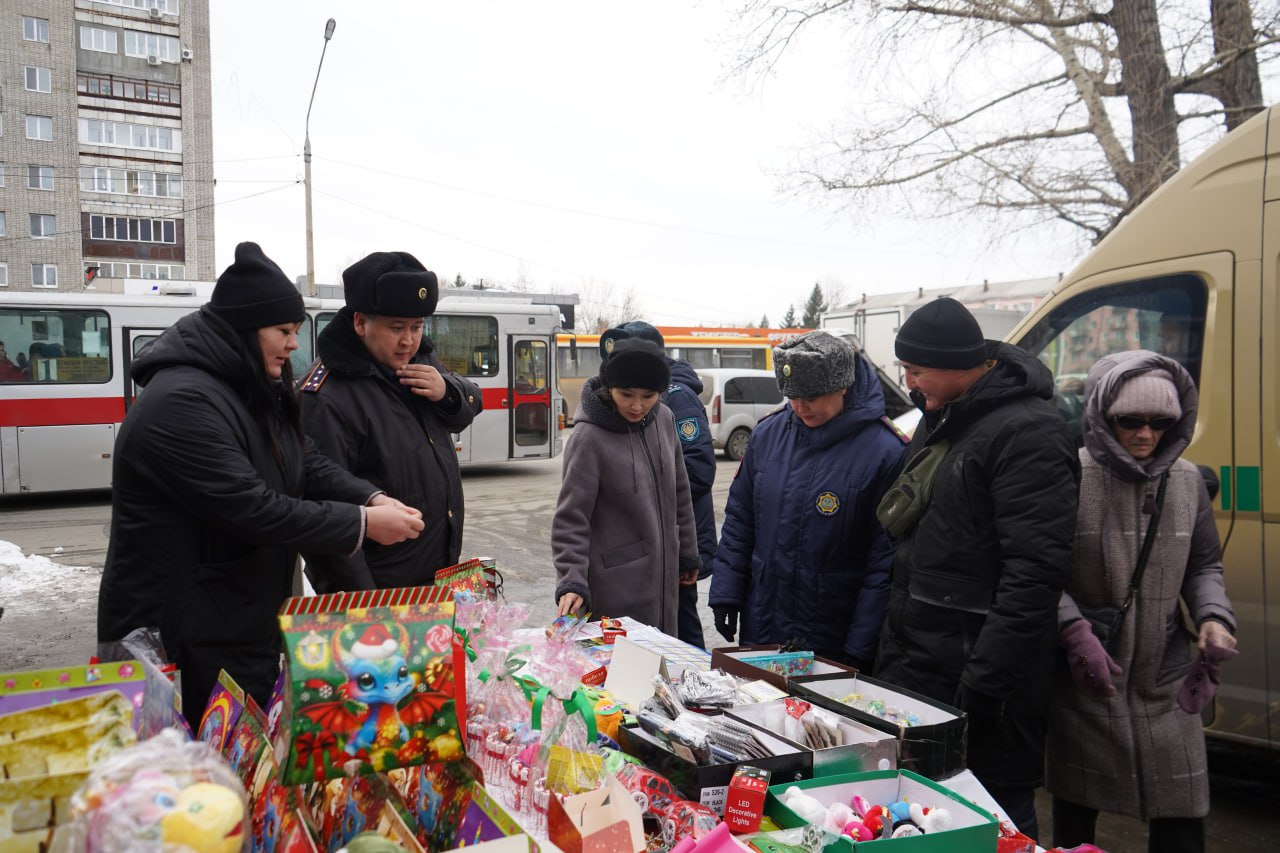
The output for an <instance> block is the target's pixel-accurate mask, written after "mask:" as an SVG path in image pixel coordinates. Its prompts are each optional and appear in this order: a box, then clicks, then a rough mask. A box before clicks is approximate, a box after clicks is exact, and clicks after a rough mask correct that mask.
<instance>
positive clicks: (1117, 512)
mask: <svg viewBox="0 0 1280 853" xmlns="http://www.w3.org/2000/svg"><path fill="white" fill-rule="evenodd" d="M1196 405H1197V393H1196V388H1195V384H1194V383H1193V382H1192V380H1191V376H1190V375H1189V374H1188V373H1187V371H1186V370H1185V369H1184V368H1183V367H1182V365H1180V364H1179V363H1178V362H1176V361H1174V360H1173V359H1171V358H1167V357H1165V356H1162V355H1157V354H1156V353H1153V352H1148V351H1146V350H1136V351H1132V352H1122V353H1116V354H1114V355H1110V356H1107V357H1106V358H1103V359H1102V360H1101V361H1099V362H1098V363H1097V364H1095V365H1094V367H1093V369H1092V370H1090V371H1089V376H1088V378H1087V379H1086V381H1085V411H1084V443H1085V446H1084V449H1082V450H1081V451H1080V466H1081V481H1080V501H1079V510H1078V512H1077V526H1076V541H1075V575H1074V578H1073V579H1072V581H1071V583H1070V584H1069V585H1068V587H1067V590H1066V592H1064V593H1063V595H1062V601H1061V603H1060V605H1059V608H1058V626H1059V636H1060V639H1061V644H1062V646H1063V647H1064V648H1065V649H1066V656H1065V659H1064V660H1063V661H1062V662H1061V665H1060V666H1059V667H1058V671H1057V673H1056V677H1055V685H1054V702H1053V706H1052V710H1051V712H1050V723H1049V740H1048V762H1047V763H1048V768H1047V770H1048V772H1047V787H1048V788H1049V791H1050V792H1051V793H1052V794H1053V841H1054V844H1055V845H1058V846H1060V847H1064V848H1066V847H1073V846H1076V845H1079V844H1083V843H1092V842H1093V840H1094V831H1095V826H1096V822H1097V818H1098V812H1099V811H1103V810H1105V811H1111V812H1119V813H1121V814H1127V815H1132V816H1134V817H1138V818H1142V819H1144V820H1147V821H1148V824H1149V832H1148V849H1149V850H1151V851H1156V850H1159V851H1162V853H1170V851H1197V853H1198V851H1203V850H1204V816H1205V815H1206V814H1208V812H1209V777H1208V771H1207V767H1206V761H1205V746H1204V731H1203V727H1202V723H1201V719H1200V711H1201V710H1202V709H1203V708H1204V707H1205V706H1206V705H1208V703H1209V702H1210V701H1211V699H1212V697H1213V693H1214V691H1215V690H1216V687H1217V673H1218V667H1219V665H1220V664H1221V662H1222V661H1224V660H1226V659H1228V658H1230V657H1233V656H1234V655H1235V645H1236V641H1235V637H1233V636H1232V633H1233V632H1234V630H1235V616H1234V615H1233V613H1232V610H1231V603H1230V601H1229V600H1228V599H1227V593H1226V587H1225V585H1224V583H1223V577H1222V556H1221V548H1220V545H1219V542H1218V532H1217V528H1216V527H1215V526H1214V521H1213V507H1212V505H1211V503H1210V500H1209V493H1208V491H1207V490H1206V488H1205V482H1204V479H1203V478H1202V477H1201V474H1200V471H1199V470H1198V469H1197V468H1196V466H1195V465H1193V464H1192V463H1191V462H1189V461H1187V460H1184V459H1181V458H1179V457H1180V456H1181V455H1182V452H1183V450H1184V449H1186V446H1187V444H1188V443H1189V442H1190V441H1191V435H1192V431H1193V430H1194V429H1195V422H1196ZM1153 519H1154V520H1155V524H1154V529H1152V530H1151V531H1150V533H1148V528H1149V527H1151V522H1152V520H1153ZM1148 535H1150V536H1151V544H1150V546H1149V549H1148V548H1147V547H1144V543H1145V540H1146V538H1147V536H1148ZM1143 552H1146V553H1147V556H1146V559H1145V560H1143V559H1142V557H1141V556H1140V555H1141V554H1142V553H1143ZM1140 566H1141V570H1140V571H1139V568H1140ZM1135 578H1136V581H1137V582H1136V584H1135V583H1134V581H1135ZM1131 586H1135V587H1136V591H1135V593H1134V594H1133V596H1132V605H1131V606H1130V607H1129V608H1128V609H1127V610H1126V611H1125V614H1124V616H1123V619H1122V621H1121V622H1120V627H1119V630H1118V632H1117V633H1116V638H1115V640H1114V642H1113V643H1112V644H1110V646H1109V649H1110V651H1108V649H1107V648H1104V646H1103V644H1102V642H1101V641H1100V640H1099V638H1098V636H1097V635H1096V634H1095V632H1094V630H1093V626H1092V625H1091V623H1090V621H1089V620H1088V619H1086V618H1084V615H1083V613H1082V611H1085V612H1090V613H1092V614H1094V617H1095V620H1096V621H1098V622H1099V623H1104V622H1105V621H1106V620H1104V619H1099V618H1098V615H1099V614H1097V612H1096V609H1097V608H1105V607H1110V608H1123V607H1124V605H1125V602H1126V600H1127V599H1129V598H1130V595H1129V593H1130V587H1131ZM1180 600H1181V601H1182V602H1184V603H1185V605H1186V609H1187V612H1188V613H1189V614H1190V616H1191V619H1192V621H1193V623H1194V625H1195V627H1196V631H1197V635H1196V636H1192V635H1191V634H1190V632H1189V631H1188V630H1187V628H1186V627H1184V621H1183V617H1182V613H1181V610H1180V607H1179V601H1180ZM1112 612H1113V613H1114V612H1115V611H1112ZM1193 643H1194V644H1195V645H1196V646H1198V657H1196V656H1193V648H1192V644H1193Z"/></svg>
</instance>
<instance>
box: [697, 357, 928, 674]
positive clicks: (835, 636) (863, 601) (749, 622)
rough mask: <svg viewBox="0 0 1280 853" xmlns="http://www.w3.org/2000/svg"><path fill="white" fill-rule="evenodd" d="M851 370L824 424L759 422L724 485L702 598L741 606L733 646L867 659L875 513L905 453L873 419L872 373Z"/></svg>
mask: <svg viewBox="0 0 1280 853" xmlns="http://www.w3.org/2000/svg"><path fill="white" fill-rule="evenodd" d="M855 365H856V367H855V382H854V384H853V385H852V386H850V387H849V390H848V392H847V393H846V394H845V398H844V408H843V410H842V411H841V412H840V413H839V414H837V415H836V416H835V417H834V418H832V419H831V420H830V421H828V422H827V423H825V424H823V425H821V426H819V427H814V428H810V427H807V426H805V425H804V422H803V421H801V420H800V419H799V418H798V417H796V415H795V413H794V412H793V411H792V410H791V407H790V406H788V407H786V408H784V409H782V410H781V411H779V412H777V413H775V414H772V415H770V416H768V417H767V418H765V419H764V420H762V421H761V422H760V424H759V425H758V426H757V427H756V429H755V432H753V433H752V435H751V443H750V444H749V445H747V453H746V455H745V456H744V457H743V458H742V464H741V466H740V467H739V468H738V473H737V475H736V476H735V477H734V480H733V485H732V486H730V488H729V501H728V503H727V505H726V506H725V512H724V527H723V528H722V529H721V531H720V547H719V549H718V550H717V551H716V559H715V564H714V566H713V567H712V578H711V592H710V594H709V595H708V596H707V601H708V602H709V603H710V605H711V606H712V607H732V608H736V609H738V610H740V611H741V622H740V626H741V632H742V633H741V637H740V639H741V642H743V643H786V642H788V641H792V640H794V641H797V642H798V643H799V645H798V646H797V648H802V649H807V650H812V651H814V652H817V653H818V654H820V655H824V656H847V657H852V658H856V659H858V660H860V661H864V662H867V661H870V660H871V659H872V657H873V656H874V654H875V649H876V640H877V637H878V636H879V634H880V623H881V620H882V619H883V617H884V607H885V602H886V601H887V600H888V596H889V568H890V565H891V563H892V562H893V544H892V543H891V542H890V541H889V537H888V534H886V533H885V532H884V528H882V527H881V526H880V522H879V521H877V520H876V515H875V511H876V506H877V505H879V503H880V499H881V497H883V496H884V493H885V491H886V490H888V488H889V486H890V485H892V484H893V481H894V480H895V478H896V477H897V476H898V472H899V469H900V468H901V466H902V458H903V452H904V451H905V449H906V448H905V445H904V444H903V440H902V437H901V436H900V435H899V434H898V433H897V432H895V431H894V430H893V429H891V428H890V427H889V426H888V425H887V424H885V423H884V422H882V421H881V418H882V417H883V416H884V392H883V391H882V390H881V387H880V381H879V379H877V378H876V375H875V372H874V370H873V369H872V368H871V366H870V364H869V363H868V362H867V361H866V359H863V358H858V359H856V360H855Z"/></svg>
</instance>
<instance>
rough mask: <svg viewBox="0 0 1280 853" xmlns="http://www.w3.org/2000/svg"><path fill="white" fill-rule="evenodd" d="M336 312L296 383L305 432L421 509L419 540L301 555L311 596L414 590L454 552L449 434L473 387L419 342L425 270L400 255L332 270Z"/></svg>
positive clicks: (427, 292) (456, 533) (432, 291)
mask: <svg viewBox="0 0 1280 853" xmlns="http://www.w3.org/2000/svg"><path fill="white" fill-rule="evenodd" d="M342 282H343V293H344V295H345V297H346V303H347V304H346V307H344V308H343V309H342V310H341V311H339V312H338V314H337V316H336V317H334V319H333V322H331V323H330V324H329V325H328V326H327V327H325V329H324V331H323V332H321V333H320V337H319V338H318V339H317V341H316V349H317V354H318V356H319V358H318V359H317V360H316V362H315V363H314V364H312V366H311V370H310V371H309V373H308V374H307V376H306V378H305V379H304V380H303V382H302V385H301V388H300V390H301V391H302V394H301V398H302V418H303V426H304V428H305V430H306V433H307V435H308V436H310V437H311V438H312V439H313V440H314V441H315V443H316V445H317V446H318V447H319V448H320V450H322V451H323V452H324V453H325V454H327V455H328V456H330V457H331V458H333V459H334V460H335V461H337V462H338V463H339V464H340V465H342V466H344V467H345V468H347V470H349V471H351V472H352V473H354V474H356V475H357V476H359V477H363V478H364V479H366V480H368V481H370V482H371V483H373V484H375V485H377V486H378V487H379V488H382V489H385V490H386V491H387V493H388V494H391V495H395V496H396V497H397V498H399V499H400V500H402V501H404V503H406V504H408V505H409V506H411V507H414V508H416V509H418V510H421V512H422V520H423V521H424V522H425V523H426V528H425V529H424V530H423V531H422V535H421V536H419V537H418V538H417V539H414V540H412V541H410V542H403V543H401V544H400V545H393V546H381V545H377V544H366V545H365V547H364V548H363V549H361V550H360V551H357V552H356V553H354V554H352V555H350V556H347V557H334V556H331V555H319V554H317V555H307V576H308V578H309V579H310V580H311V583H312V585H313V586H314V587H315V588H316V591H317V592H322V593H323V592H338V591H347V590H356V589H381V588H387V587H405V586H421V585H424V584H430V583H431V582H432V581H433V580H434V576H435V572H436V570H437V569H440V568H443V567H445V566H450V565H453V564H454V563H456V562H457V561H458V557H459V554H460V553H461V551H462V524H463V502H462V479H461V475H460V473H459V470H458V457H457V453H456V452H455V451H454V445H453V438H452V436H451V435H450V433H456V432H462V430H464V429H466V428H467V427H468V426H470V425H471V422H472V420H473V419H474V418H475V416H476V415H477V414H479V412H480V409H481V406H482V402H481V396H480V389H479V388H477V387H476V386H475V385H474V384H472V383H471V382H468V381H467V380H466V379H463V378H462V377H461V376H458V375H457V374H454V373H452V372H451V371H449V370H448V369H447V368H446V367H445V366H444V365H443V364H441V362H440V360H439V358H438V357H437V356H436V354H435V346H434V345H433V344H432V342H431V340H430V339H429V338H427V337H424V335H423V330H424V327H425V325H426V319H425V318H427V317H429V316H430V315H431V314H433V313H434V312H435V309H436V302H437V300H438V298H439V285H438V283H437V281H436V274H435V273H433V272H431V271H430V270H428V269H427V268H426V267H424V266H423V265H422V264H421V263H420V262H419V261H418V259H417V258H415V257H414V256H413V255H410V254H409V253H408V252H374V253H373V254H371V255H369V256H368V257H366V258H364V259H362V260H360V261H358V262H356V263H355V264H352V265H351V266H350V267H348V268H347V269H346V271H345V272H343V274H342Z"/></svg>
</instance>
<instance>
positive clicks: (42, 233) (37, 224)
mask: <svg viewBox="0 0 1280 853" xmlns="http://www.w3.org/2000/svg"><path fill="white" fill-rule="evenodd" d="M54 230H55V228H54V224H53V214H52V213H33V214H31V236H32V237H42V238H51V237H53V232H54Z"/></svg>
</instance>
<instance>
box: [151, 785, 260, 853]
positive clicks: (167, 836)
mask: <svg viewBox="0 0 1280 853" xmlns="http://www.w3.org/2000/svg"><path fill="white" fill-rule="evenodd" d="M160 828H161V832H162V834H163V836H164V840H165V844H180V845H183V846H185V847H187V848H190V849H191V850H192V851H193V853H235V851H237V850H239V849H240V848H241V846H242V845H241V842H242V841H243V837H242V836H243V832H244V803H243V802H242V800H241V798H240V797H239V796H238V795H237V794H236V792H234V791H232V790H231V789H230V788H225V787H223V786H222V785H215V784H213V783H212V782H196V783H195V784H194V785H188V786H187V787H185V788H183V789H182V791H181V793H179V794H178V801H177V803H176V804H175V806H174V809H173V811H171V812H169V813H168V814H166V815H165V816H164V817H163V818H161V820H160Z"/></svg>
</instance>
